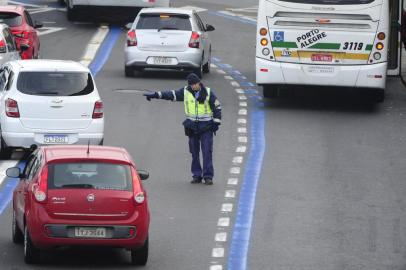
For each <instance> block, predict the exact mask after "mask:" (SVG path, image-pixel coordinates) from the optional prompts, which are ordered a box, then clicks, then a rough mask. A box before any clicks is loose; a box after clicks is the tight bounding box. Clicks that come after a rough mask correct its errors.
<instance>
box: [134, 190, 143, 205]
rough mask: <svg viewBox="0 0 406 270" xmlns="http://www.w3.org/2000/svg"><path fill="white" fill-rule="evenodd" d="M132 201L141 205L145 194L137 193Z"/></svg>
mask: <svg viewBox="0 0 406 270" xmlns="http://www.w3.org/2000/svg"><path fill="white" fill-rule="evenodd" d="M134 200H135V202H136V203H139V204H141V203H143V202H144V201H145V194H144V192H138V193H137V194H135V195H134Z"/></svg>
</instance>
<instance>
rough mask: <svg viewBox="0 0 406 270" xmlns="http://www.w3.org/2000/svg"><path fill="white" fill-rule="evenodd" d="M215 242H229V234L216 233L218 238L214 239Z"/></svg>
mask: <svg viewBox="0 0 406 270" xmlns="http://www.w3.org/2000/svg"><path fill="white" fill-rule="evenodd" d="M214 240H215V241H216V242H227V233H226V232H219V233H216V236H215V237H214Z"/></svg>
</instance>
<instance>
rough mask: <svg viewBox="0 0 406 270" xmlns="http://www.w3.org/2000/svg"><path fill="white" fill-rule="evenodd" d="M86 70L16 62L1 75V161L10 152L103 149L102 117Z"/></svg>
mask: <svg viewBox="0 0 406 270" xmlns="http://www.w3.org/2000/svg"><path fill="white" fill-rule="evenodd" d="M103 116H104V115H103V102H102V101H101V99H100V96H99V93H98V91H97V88H96V84H95V82H94V79H93V77H92V75H91V73H90V70H89V69H88V68H87V67H85V66H83V65H81V64H79V63H76V62H73V61H62V60H18V61H11V62H8V63H6V64H4V65H3V66H2V68H1V73H0V128H1V132H0V136H1V138H0V139H1V143H0V146H1V147H0V157H2V158H9V157H10V156H11V153H12V149H13V148H23V149H28V148H31V147H33V146H34V145H49V144H88V143H90V144H103V137H104V117H103Z"/></svg>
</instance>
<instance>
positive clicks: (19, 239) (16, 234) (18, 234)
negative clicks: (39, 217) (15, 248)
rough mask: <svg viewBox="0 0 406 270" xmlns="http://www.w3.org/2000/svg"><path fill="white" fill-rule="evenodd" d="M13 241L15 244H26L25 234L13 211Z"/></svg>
mask: <svg viewBox="0 0 406 270" xmlns="http://www.w3.org/2000/svg"><path fill="white" fill-rule="evenodd" d="M11 229H12V239H13V243H15V244H21V243H23V242H24V234H23V232H22V231H21V229H20V228H19V227H18V224H17V220H16V213H15V210H13V221H12V228H11Z"/></svg>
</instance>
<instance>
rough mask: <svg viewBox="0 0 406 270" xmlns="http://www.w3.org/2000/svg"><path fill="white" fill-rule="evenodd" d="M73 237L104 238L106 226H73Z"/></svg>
mask: <svg viewBox="0 0 406 270" xmlns="http://www.w3.org/2000/svg"><path fill="white" fill-rule="evenodd" d="M75 237H81V238H106V228H99V227H75Z"/></svg>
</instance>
